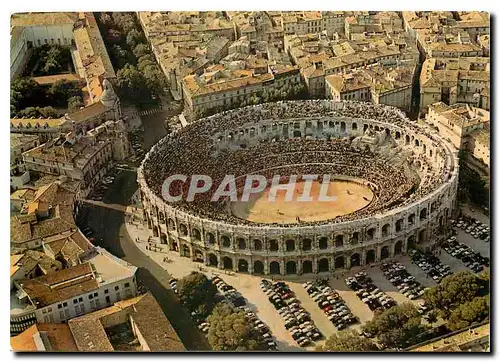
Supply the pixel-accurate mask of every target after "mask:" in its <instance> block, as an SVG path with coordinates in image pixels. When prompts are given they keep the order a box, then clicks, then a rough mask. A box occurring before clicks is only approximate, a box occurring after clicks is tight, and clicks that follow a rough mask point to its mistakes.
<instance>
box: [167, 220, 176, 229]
mask: <svg viewBox="0 0 500 362" xmlns="http://www.w3.org/2000/svg"><path fill="white" fill-rule="evenodd" d="M168 228H169V229H172V230H175V221H174V220H173V219H168Z"/></svg>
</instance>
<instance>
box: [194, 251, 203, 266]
mask: <svg viewBox="0 0 500 362" xmlns="http://www.w3.org/2000/svg"><path fill="white" fill-rule="evenodd" d="M194 261H196V262H198V263H203V252H202V251H201V250H200V249H196V250H195V251H194Z"/></svg>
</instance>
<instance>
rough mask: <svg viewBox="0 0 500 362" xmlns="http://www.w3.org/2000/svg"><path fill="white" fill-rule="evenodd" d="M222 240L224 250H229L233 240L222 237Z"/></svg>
mask: <svg viewBox="0 0 500 362" xmlns="http://www.w3.org/2000/svg"><path fill="white" fill-rule="evenodd" d="M220 240H221V242H222V246H223V247H224V248H229V247H230V246H231V239H229V237H228V236H226V235H222V236H221V238H220Z"/></svg>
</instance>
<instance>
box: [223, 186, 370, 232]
mask: <svg viewBox="0 0 500 362" xmlns="http://www.w3.org/2000/svg"><path fill="white" fill-rule="evenodd" d="M325 185H326V184H325ZM304 186H305V182H304V181H298V182H296V183H295V187H294V190H293V197H292V199H291V200H290V201H287V200H285V197H286V191H284V190H281V191H278V192H277V193H276V198H275V199H274V200H273V199H272V198H271V197H270V191H271V187H266V189H265V190H264V191H263V192H261V193H259V194H257V195H251V197H250V199H249V201H236V202H232V203H231V212H232V213H233V215H234V216H236V217H238V218H241V219H244V220H248V221H252V222H258V223H279V224H294V223H295V224H299V223H301V222H310V221H324V220H329V219H334V218H336V217H337V216H343V215H347V214H350V213H352V212H354V211H357V210H360V209H362V208H364V207H366V206H367V205H368V204H370V202H371V201H372V199H373V192H372V191H371V190H370V188H369V187H367V186H365V185H362V184H360V183H357V182H351V181H344V180H332V181H330V182H329V184H328V186H327V187H328V188H327V192H326V193H325V195H326V196H328V197H331V198H335V200H332V201H321V200H320V191H321V182H319V181H312V183H311V189H310V192H309V193H308V195H309V196H310V201H300V197H301V196H302V195H303V194H304Z"/></svg>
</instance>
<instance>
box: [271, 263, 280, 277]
mask: <svg viewBox="0 0 500 362" xmlns="http://www.w3.org/2000/svg"><path fill="white" fill-rule="evenodd" d="M269 274H272V275H276V274H281V268H280V263H278V262H277V261H272V262H271V263H270V264H269Z"/></svg>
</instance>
